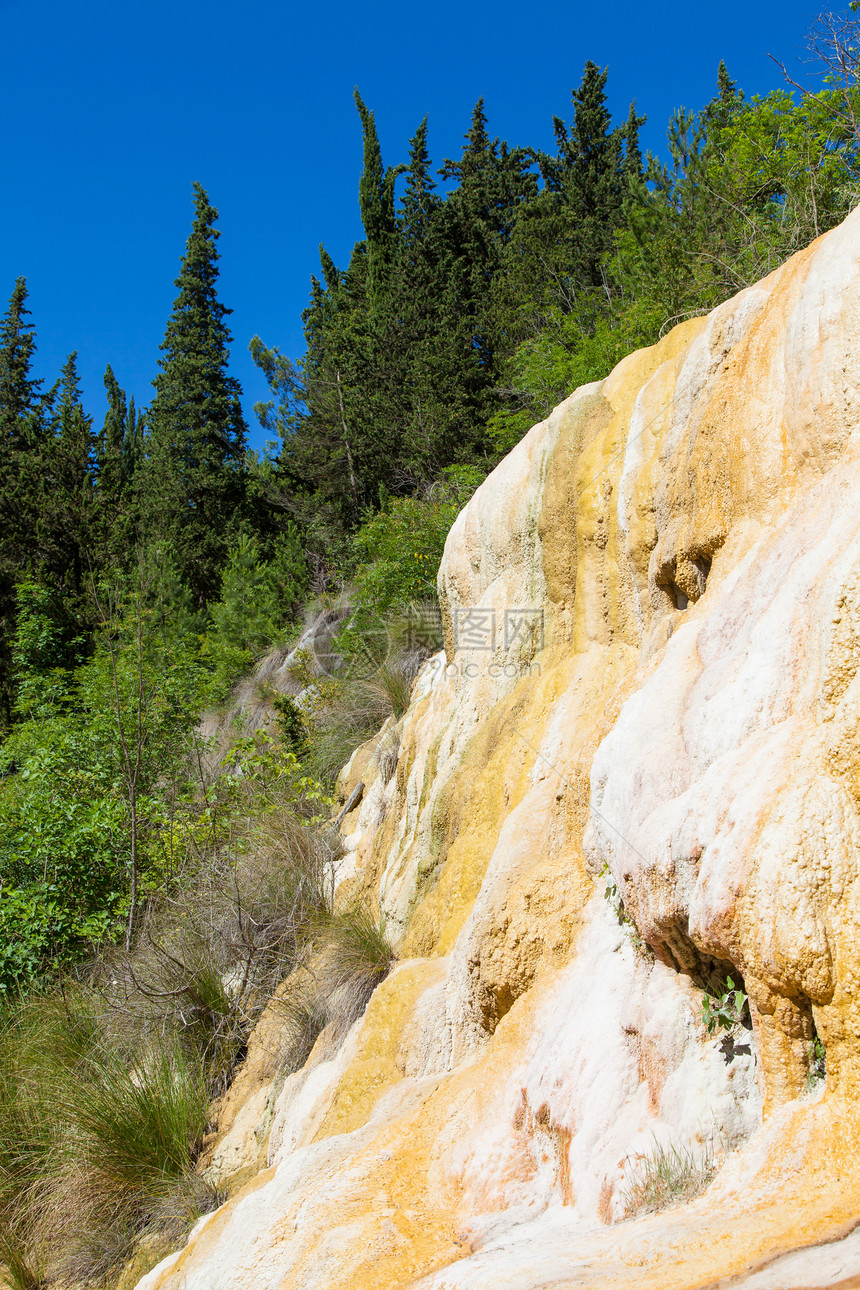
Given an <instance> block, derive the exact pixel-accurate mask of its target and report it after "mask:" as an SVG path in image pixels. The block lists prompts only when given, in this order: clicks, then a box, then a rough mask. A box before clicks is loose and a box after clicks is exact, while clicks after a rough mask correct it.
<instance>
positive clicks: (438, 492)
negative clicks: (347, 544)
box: [347, 466, 484, 639]
mask: <svg viewBox="0 0 860 1290" xmlns="http://www.w3.org/2000/svg"><path fill="white" fill-rule="evenodd" d="M483 478H484V473H483V472H482V471H480V470H478V469H477V468H476V467H473V466H451V467H449V468H448V469H447V470H445V471H443V475H442V479H440V480H439V481H438V482H437V483H436V484H434V485H433V488H432V489H431V490H430V492H429V494H428V495H427V496H426V497H423V498H419V497H398V498H391V497H387V498H385V499H384V500H383V505H382V508H381V510H379V511H378V512H376V513H375V514H370V515H367V516H366V517H365V519H364V522H363V523H362V525H361V527H360V528H359V529H358V532H357V533H356V534H355V536H354V538H353V540H352V558H353V562H354V563H353V569H352V581H353V587H354V591H353V598H352V609H353V613H352V617H351V620H350V628H349V632H348V634H347V639H349V638H350V635H352V636H355V635H357V636H359V637H367V636H368V635H369V634H371V633H372V632H373V631H374V630H375V629H378V627H379V625H380V623H381V622H382V620H383V619H384V618H385V617H386V615H389V614H390V613H391V612H392V611H393V610H400V611H405V610H407V609H408V608H409V606H410V605H412V604H414V603H415V602H416V601H433V602H435V599H436V575H437V573H438V572H439V564H440V562H441V560H442V551H443V549H444V546H445V538H446V537H447V536H448V532H449V530H450V528H451V525H452V524H453V523H454V520H455V519H456V518H457V515H458V514H459V512H460V511H461V510H462V509H463V507H464V506H465V505H466V502H467V501H468V500H469V498H470V497H471V496H472V494H473V493H474V491H475V489H476V488H477V487H478V485H479V484H480V483H481V481H482V480H483Z"/></svg>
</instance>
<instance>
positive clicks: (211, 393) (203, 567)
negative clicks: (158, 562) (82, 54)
mask: <svg viewBox="0 0 860 1290" xmlns="http://www.w3.org/2000/svg"><path fill="white" fill-rule="evenodd" d="M217 218H218V212H217V211H216V210H215V208H214V207H213V206H212V205H211V204H210V202H209V199H208V197H207V195H206V193H205V192H204V190H203V188H202V187H201V186H200V184H195V185H194V223H193V225H192V229H191V234H190V236H189V238H188V242H187V245H186V249H185V255H184V257H183V260H182V269H181V272H180V274H179V277H178V278H177V279H176V286H177V287H178V288H179V295H178V296H177V297H176V300H175V302H174V305H173V312H172V314H171V316H170V318H169V320H168V323H167V329H166V331H165V335H164V340H163V341H162V344H161V349H162V351H163V354H164V357H163V358H162V359H160V360H159V365H160V367H161V371H160V373H159V374H158V376H157V377H156V378H155V380H154V381H153V385H154V386H155V399H154V400H153V403H152V407H151V408H150V412H149V418H148V420H149V437H148V440H147V452H148V456H147V460H146V463H145V472H144V483H143V523H144V527H145V530H146V533H147V535H148V538H149V540H150V541H167V542H168V543H169V545H170V548H171V553H172V555H173V557H174V559H175V560H176V562H177V565H178V568H179V571H180V574H181V576H182V578H183V581H184V582H186V583H187V585H188V586H189V587H190V589H191V591H192V592H193V595H194V598H195V600H196V602H197V603H198V604H203V603H205V602H206V601H208V600H211V599H214V597H215V595H216V594H217V591H218V585H219V582H220V574H221V570H222V568H223V565H224V562H225V559H226V554H227V550H228V548H229V546H230V543H231V541H234V540H235V539H236V536H237V532H238V526H239V523H240V521H241V517H242V512H243V508H244V501H245V472H244V467H245V435H246V426H245V422H244V419H243V417H242V411H241V407H240V404H239V384H238V382H237V381H236V380H235V378H234V377H232V376H230V375H228V371H227V367H228V361H229V345H230V341H231V339H232V337H231V335H230V331H229V329H228V327H227V324H226V323H225V321H224V319H225V317H226V316H227V315H228V314H229V313H230V312H231V311H230V310H229V309H227V308H226V306H225V305H222V304H221V302H220V301H219V299H218V297H217V294H216V284H217V280H218V252H217V247H216V242H217V238H218V237H219V236H220V234H219V233H218V231H217V230H216V228H215V221H216V219H217Z"/></svg>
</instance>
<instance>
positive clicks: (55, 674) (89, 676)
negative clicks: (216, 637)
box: [0, 592, 205, 990]
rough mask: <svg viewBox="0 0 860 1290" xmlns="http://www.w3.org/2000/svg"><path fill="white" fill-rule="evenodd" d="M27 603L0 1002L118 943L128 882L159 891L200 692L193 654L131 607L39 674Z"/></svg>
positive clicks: (9, 749)
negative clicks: (71, 657)
mask: <svg viewBox="0 0 860 1290" xmlns="http://www.w3.org/2000/svg"><path fill="white" fill-rule="evenodd" d="M27 595H29V597H30V598H29V600H28V599H27V596H25V602H26V604H27V606H28V609H27V612H26V613H24V614H23V615H22V618H21V623H20V637H19V638H18V640H17V642H16V657H18V658H19V659H22V660H27V662H28V665H29V667H30V668H31V672H29V673H28V672H27V671H26V670H25V671H24V672H23V677H22V687H21V695H22V705H23V706H22V712H21V717H22V719H21V720H20V721H19V723H18V724H17V725H16V727H15V728H14V730H13V732H12V733H11V734H10V735H9V736H8V737H7V739H6V741H5V743H4V744H3V745H2V746H0V900H2V903H3V907H4V911H5V913H6V915H7V917H6V918H5V919H4V920H3V924H2V926H3V933H2V936H0V963H2V965H3V972H2V976H0V990H9V989H13V988H16V987H17V986H19V985H20V984H22V983H23V982H24V981H25V980H26V979H28V978H29V977H30V976H31V975H36V974H38V973H39V972H41V971H42V970H45V969H46V968H48V967H49V964H50V961H51V960H52V959H54V958H55V957H60V958H62V957H63V956H65V955H68V954H74V953H80V952H81V951H82V950H83V949H84V948H85V947H86V946H87V945H88V944H91V943H93V942H98V941H101V940H102V939H103V938H105V937H110V936H111V935H113V934H115V933H116V930H117V928H118V926H119V925H120V922H121V920H123V919H125V918H126V917H127V916H128V914H129V901H130V900H131V901H132V902H133V901H134V898H135V886H136V883H137V880H138V878H140V879H141V880H142V881H143V882H144V885H146V884H147V883H157V882H159V881H160V878H161V875H162V874H163V872H164V869H165V866H169V862H170V861H169V856H168V855H166V854H165V853H164V850H163V847H162V832H163V824H164V822H165V821H166V819H167V818H168V817H169V815H170V813H171V811H172V809H174V804H175V802H176V800H177V799H178V798H179V797H181V795H182V794H183V793H184V792H186V791H187V786H186V778H187V770H186V767H185V759H186V746H185V743H184V740H185V739H186V737H187V736H188V735H189V733H190V731H191V729H192V727H193V725H194V722H195V721H196V718H197V714H198V712H199V709H200V704H201V699H202V693H203V686H204V683H205V673H204V671H203V668H202V666H201V664H200V662H199V660H198V658H197V649H196V642H195V641H193V640H189V639H188V638H181V637H174V638H172V639H171V638H169V637H168V638H165V637H164V636H162V635H160V634H159V633H158V631H157V630H153V626H154V624H153V617H154V615H153V613H152V612H151V611H146V610H145V609H144V608H143V607H142V606H141V605H140V604H139V603H138V605H137V606H134V605H130V606H127V607H126V608H125V610H124V612H119V611H118V612H117V614H116V616H115V617H114V618H113V619H112V620H111V621H106V622H105V624H104V627H103V631H102V634H101V636H100V638H99V640H98V642H97V645H96V651H95V654H94V656H93V658H92V659H91V660H90V661H89V662H87V663H84V664H83V665H81V666H79V667H78V668H77V669H75V670H74V671H72V670H71V669H67V668H63V667H51V668H49V670H48V671H47V672H44V671H40V670H39V666H41V664H43V663H44V662H45V661H46V660H47V662H49V663H50V662H51V661H52V660H53V658H54V657H55V655H54V653H53V651H54V648H55V644H56V637H55V635H54V634H53V628H52V624H51V620H50V616H47V617H46V616H45V615H44V614H43V613H42V609H43V599H42V598H40V596H39V595H36V594H35V592H34V593H32V594H30V592H28V593H27ZM46 624H47V625H46ZM37 682H38V683H37ZM132 773H133V779H132V778H130V776H131V775H132ZM132 870H134V872H132Z"/></svg>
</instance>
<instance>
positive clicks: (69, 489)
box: [37, 353, 98, 619]
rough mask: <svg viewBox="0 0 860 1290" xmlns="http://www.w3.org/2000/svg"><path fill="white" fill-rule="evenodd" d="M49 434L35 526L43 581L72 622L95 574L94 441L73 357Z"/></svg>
mask: <svg viewBox="0 0 860 1290" xmlns="http://www.w3.org/2000/svg"><path fill="white" fill-rule="evenodd" d="M52 423H53V424H52V430H53V433H52V435H51V437H50V439H49V440H48V442H47V444H46V448H45V452H44V457H43V460H44V490H43V496H42V499H41V505H40V513H39V522H38V527H37V534H38V546H39V563H40V572H41V575H42V577H43V578H44V579H45V580H47V582H48V584H49V585H50V586H51V587H52V588H53V590H54V591H55V592H56V593H57V594H58V595H59V596H60V597H61V599H62V600H63V602H64V604H65V611H66V613H67V615H68V616H69V618H70V619H72V618H81V617H82V616H83V615H84V610H83V602H84V600H85V598H86V597H85V594H84V593H85V589H86V588H85V580H86V578H87V575H89V574H95V573H96V572H97V571H98V569H97V560H98V552H97V550H96V543H95V541H94V517H95V506H94V485H95V466H96V437H95V435H94V433H93V421H92V417H90V416H87V414H86V413H85V412H84V409H83V406H82V403H81V391H80V385H79V377H78V367H77V353H72V354H70V355H69V356H68V358H67V359H66V361H65V363H64V364H63V370H62V373H61V376H60V382H59V393H58V399H57V404H56V409H55V411H54V415H53V418H52Z"/></svg>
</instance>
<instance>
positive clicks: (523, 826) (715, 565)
mask: <svg viewBox="0 0 860 1290" xmlns="http://www.w3.org/2000/svg"><path fill="white" fill-rule="evenodd" d="M858 261H860V212H858V213H857V214H855V215H852V216H851V217H850V218H849V219H848V220H847V221H846V222H845V223H844V224H843V225H842V226H841V227H839V228H838V229H836V230H834V231H833V232H831V233H829V234H827V235H826V236H825V237H823V238H821V239H819V241H817V242H816V243H814V244H813V245H812V246H811V247H810V248H808V249H807V250H806V251H804V252H802V253H801V254H799V255H797V256H795V257H794V258H793V259H792V260H790V261H789V262H788V263H787V264H786V265H784V266H783V267H782V268H781V269H780V270H778V271H777V272H776V273H774V274H772V275H771V276H770V277H769V278H768V279H766V280H765V281H764V282H762V283H760V284H758V285H757V286H756V287H754V288H752V289H750V290H748V291H745V292H742V293H741V294H740V295H739V296H737V297H736V298H735V299H734V300H731V301H729V302H728V303H726V304H725V305H722V306H721V307H720V308H719V309H717V310H715V311H714V313H712V314H711V315H710V316H709V317H708V318H704V319H695V320H692V321H690V322H687V323H684V324H683V325H682V326H680V327H678V328H676V329H675V330H674V331H673V332H671V333H670V334H669V335H668V336H667V337H666V338H665V339H664V340H662V341H661V342H660V343H659V344H658V345H656V346H654V347H653V348H651V349H647V350H643V351H640V352H638V353H636V354H633V355H631V356H629V357H628V358H627V359H625V360H624V361H623V362H622V363H621V364H620V365H619V366H618V367H617V368H616V369H615V371H614V372H613V373H612V374H611V375H610V376H609V377H608V378H607V379H606V380H605V381H603V382H601V383H597V384H594V385H591V386H588V387H586V388H584V389H581V390H579V391H577V392H576V393H575V394H574V395H572V396H571V398H570V399H568V400H567V401H566V402H565V403H563V404H562V405H561V406H560V407H559V408H557V409H556V410H555V411H554V412H553V414H552V415H551V416H550V417H549V418H548V420H547V421H545V422H543V423H541V424H540V425H537V426H535V427H534V428H533V429H532V430H531V431H530V433H529V434H528V435H527V436H526V438H525V439H524V440H523V441H522V443H520V444H519V445H518V446H517V447H516V448H515V449H514V451H513V452H512V453H511V454H510V455H509V456H508V457H507V458H506V460H505V461H504V462H503V463H502V464H501V465H500V466H499V467H498V469H497V470H496V471H495V472H494V473H493V475H491V476H490V478H489V479H488V480H487V481H486V482H485V483H484V484H483V485H482V487H481V488H480V489H479V490H478V492H477V493H476V494H475V496H474V498H473V499H472V501H471V502H470V503H469V505H468V506H467V507H466V509H465V510H464V511H463V513H462V514H461V515H460V517H459V518H458V520H457V522H456V524H455V525H454V528H453V529H452V532H451V534H450V537H449V539H448V544H447V547H446V554H445V559H444V562H443V566H442V569H441V572H440V578H439V586H440V596H441V602H442V608H443V620H444V623H445V630H446V650H445V653H444V654H443V655H440V656H438V657H437V658H435V659H433V660H431V661H430V663H429V664H427V666H426V667H425V670H424V672H423V674H422V675H421V677H420V678H419V680H418V682H417V683H416V687H415V690H414V692H413V701H412V704H411V706H410V709H409V711H408V713H407V714H406V716H405V718H403V720H402V723H401V729H400V731H399V734H400V752H399V757H398V761H397V766H396V771H395V773H394V776H393V777H392V778H391V779H390V780H389V781H387V782H382V780H381V779H380V781H379V782H378V783H376V784H375V785H374V784H373V783H371V782H369V781H371V780H372V774H366V775H365V778H366V780H367V781H368V788H367V790H366V791H365V794H364V797H363V798H362V801H361V803H360V805H359V806H358V807H357V808H356V810H355V811H354V812H353V813H352V814H351V815H350V816H348V817H347V819H346V820H345V821H344V825H343V828H344V832H345V835H346V838H347V846H348V851H347V855H346V857H345V859H344V860H343V862H342V869H341V874H340V877H341V880H342V881H343V882H346V883H349V885H350V890H351V891H352V892H355V891H358V890H363V891H365V892H366V893H367V894H368V895H369V896H370V897H371V899H372V900H373V901H374V902H377V903H378V905H379V907H380V908H381V909H382V910H384V912H385V914H386V916H387V919H388V923H389V927H390V928H392V929H394V931H395V933H396V939H397V945H398V953H399V956H400V959H401V963H400V964H399V966H398V967H397V969H396V970H395V971H394V973H393V974H392V975H391V976H390V977H388V979H387V980H386V981H385V982H384V983H383V984H382V985H381V986H380V987H379V988H378V989H377V991H376V992H375V994H374V996H373V998H372V1000H371V1003H370V1005H369V1007H368V1009H367V1012H366V1014H365V1016H364V1017H363V1018H362V1019H361V1020H360V1021H359V1022H358V1023H356V1026H355V1027H354V1028H353V1031H352V1032H351V1034H350V1036H349V1037H348V1039H347V1040H346V1042H345V1043H344V1045H343V1046H342V1047H341V1049H340V1050H339V1051H338V1052H337V1053H336V1054H334V1055H331V1054H326V1055H323V1056H321V1055H320V1054H317V1055H316V1056H314V1055H312V1057H311V1061H310V1064H309V1066H308V1067H307V1068H306V1069H304V1070H302V1071H300V1072H298V1073H296V1074H295V1075H292V1076H290V1077H289V1079H288V1080H287V1081H286V1083H285V1084H284V1086H283V1089H282V1090H281V1091H280V1093H279V1094H278V1095H277V1100H276V1101H275V1092H276V1091H277V1090H275V1091H272V1090H269V1092H270V1093H271V1096H269V1094H268V1093H267V1092H266V1090H265V1088H263V1087H260V1086H255V1092H254V1096H255V1097H256V1098H257V1099H258V1101H259V1104H260V1106H261V1107H262V1106H265V1108H266V1110H265V1115H266V1116H267V1117H268V1118H267V1119H266V1121H265V1127H266V1131H268V1125H269V1122H270V1121H271V1126H272V1127H271V1136H270V1138H269V1148H268V1151H269V1154H268V1168H266V1169H265V1170H263V1171H262V1172H260V1173H259V1174H257V1175H256V1176H255V1177H254V1178H253V1180H252V1181H250V1182H249V1183H247V1184H246V1186H245V1188H244V1190H242V1191H240V1192H239V1193H238V1194H237V1195H236V1196H234V1197H233V1198H232V1199H231V1200H230V1201H229V1202H228V1203H227V1204H226V1205H224V1206H223V1207H222V1208H221V1210H219V1211H218V1212H217V1213H216V1214H214V1215H212V1216H211V1217H209V1218H208V1219H206V1220H204V1221H203V1222H202V1223H201V1224H200V1225H199V1226H198V1229H197V1230H196V1232H195V1234H194V1235H193V1237H192V1239H191V1240H190V1242H189V1244H188V1246H187V1247H186V1249H185V1250H183V1251H180V1252H178V1253H177V1254H176V1255H174V1256H172V1257H171V1259H169V1260H167V1261H166V1262H165V1263H164V1264H162V1265H161V1266H160V1267H159V1268H158V1269H156V1270H155V1271H154V1272H152V1273H150V1274H149V1275H148V1276H147V1277H146V1278H145V1279H144V1280H143V1281H142V1282H141V1283H140V1287H141V1290H156V1287H159V1288H160V1290H178V1288H179V1287H180V1286H181V1287H183V1290H220V1288H221V1287H223V1288H224V1290H227V1287H230V1290H243V1288H247V1290H251V1287H253V1290H264V1288H266V1287H272V1290H274V1288H275V1287H282V1288H283V1290H287V1288H288V1287H289V1288H293V1287H295V1288H296V1290H298V1287H303V1288H307V1290H317V1288H318V1290H328V1288H331V1290H334V1288H335V1287H346V1286H349V1287H353V1288H354V1290H362V1288H363V1287H368V1288H370V1287H385V1288H386V1290H395V1288H396V1287H407V1286H413V1287H416V1290H418V1287H420V1288H421V1290H477V1288H478V1287H481V1288H486V1290H491V1288H492V1290H498V1288H499V1287H511V1288H514V1287H516V1290H537V1287H549V1286H552V1287H559V1288H560V1287H565V1286H571V1287H573V1286H588V1287H595V1290H596V1288H597V1287H629V1288H630V1290H632V1288H633V1287H635V1288H636V1290H696V1288H698V1287H706V1286H716V1285H720V1286H722V1285H727V1286H728V1285H739V1286H745V1287H746V1286H748V1287H749V1288H750V1290H753V1288H756V1290H758V1288H760V1290H767V1288H768V1287H774V1288H776V1287H781V1288H783V1290H788V1288H789V1287H791V1286H797V1287H800V1286H807V1285H821V1286H824V1285H828V1286H835V1285H843V1284H844V1285H848V1284H853V1281H852V1278H854V1277H856V1276H860V1244H858V1242H857V1239H856V1237H852V1236H851V1231H852V1230H853V1227H854V1225H855V1223H856V1215H857V1214H858V1212H860V1208H858V1207H860V1155H858V1146H860V1114H858V1109H857V1108H858V1093H860V1087H858V1081H860V943H858V932H859V931H860V887H858V860H860V679H858V665H860V441H858V425H860V262H858ZM365 761H367V759H366V758H365ZM364 764H365V762H362V765H363V766H364ZM367 764H368V765H370V762H367ZM363 773H364V772H363ZM727 975H731V976H732V977H733V980H736V981H737V982H740V981H741V980H742V981H743V983H744V985H745V988H746V990H747V992H748V994H749V999H750V1010H751V1020H752V1026H753V1030H752V1032H744V1031H742V1030H741V1029H739V1028H738V1029H737V1030H736V1031H735V1032H734V1033H733V1034H732V1035H727V1034H713V1035H709V1034H708V1033H707V1032H706V1030H705V1028H704V1026H703V1023H702V1015H701V1013H702V991H703V988H704V986H705V985H706V984H707V983H709V982H710V983H713V981H714V980H724V979H725V977H726V976H727ZM816 1034H817V1036H819V1037H820V1040H821V1041H823V1043H824V1045H825V1047H826V1060H827V1077H826V1083H825V1084H824V1085H823V1086H821V1085H819V1086H818V1087H817V1088H816V1089H812V1090H811V1089H810V1088H809V1070H810V1061H811V1050H812V1041H813V1038H814V1036H815V1035H816ZM249 1114H250V1113H249ZM261 1115H262V1111H261ZM251 1118H253V1117H251ZM243 1134H244V1135H245V1136H247V1135H249V1134H250V1138H251V1139H253V1141H254V1143H255V1144H258V1143H259V1138H260V1133H258V1132H257V1131H256V1130H254V1129H253V1127H252V1126H250V1124H248V1125H246V1124H245V1123H244V1122H243V1123H242V1127H241V1134H239V1136H238V1137H237V1138H236V1141H237V1142H239V1141H243V1140H244V1138H242V1135H243ZM255 1149H257V1146H256V1145H255ZM661 1150H662V1151H664V1152H668V1153H669V1154H671V1153H672V1152H675V1153H681V1154H684V1153H686V1154H687V1156H688V1157H689V1156H692V1157H695V1158H696V1159H701V1160H702V1161H705V1160H710V1159H713V1160H714V1162H715V1163H716V1164H717V1165H721V1166H722V1167H721V1168H720V1169H719V1171H718V1172H717V1174H716V1178H715V1181H713V1182H712V1183H711V1185H710V1187H709V1188H708V1190H707V1191H706V1192H705V1194H704V1195H703V1196H701V1197H700V1198H699V1199H695V1200H692V1201H687V1202H684V1203H679V1204H677V1205H675V1206H674V1207H671V1208H669V1209H668V1210H667V1211H665V1212H664V1213H660V1214H652V1215H646V1216H639V1217H627V1216H626V1215H627V1214H628V1211H629V1210H630V1207H631V1196H632V1195H633V1194H634V1191H635V1186H636V1181H637V1178H639V1179H641V1177H642V1174H643V1170H645V1169H647V1161H648V1160H651V1161H653V1160H654V1159H655V1158H656V1157H657V1156H658V1155H659V1153H660V1151H661ZM816 1277H817V1279H815V1278H816ZM804 1278H805V1279H804Z"/></svg>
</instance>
